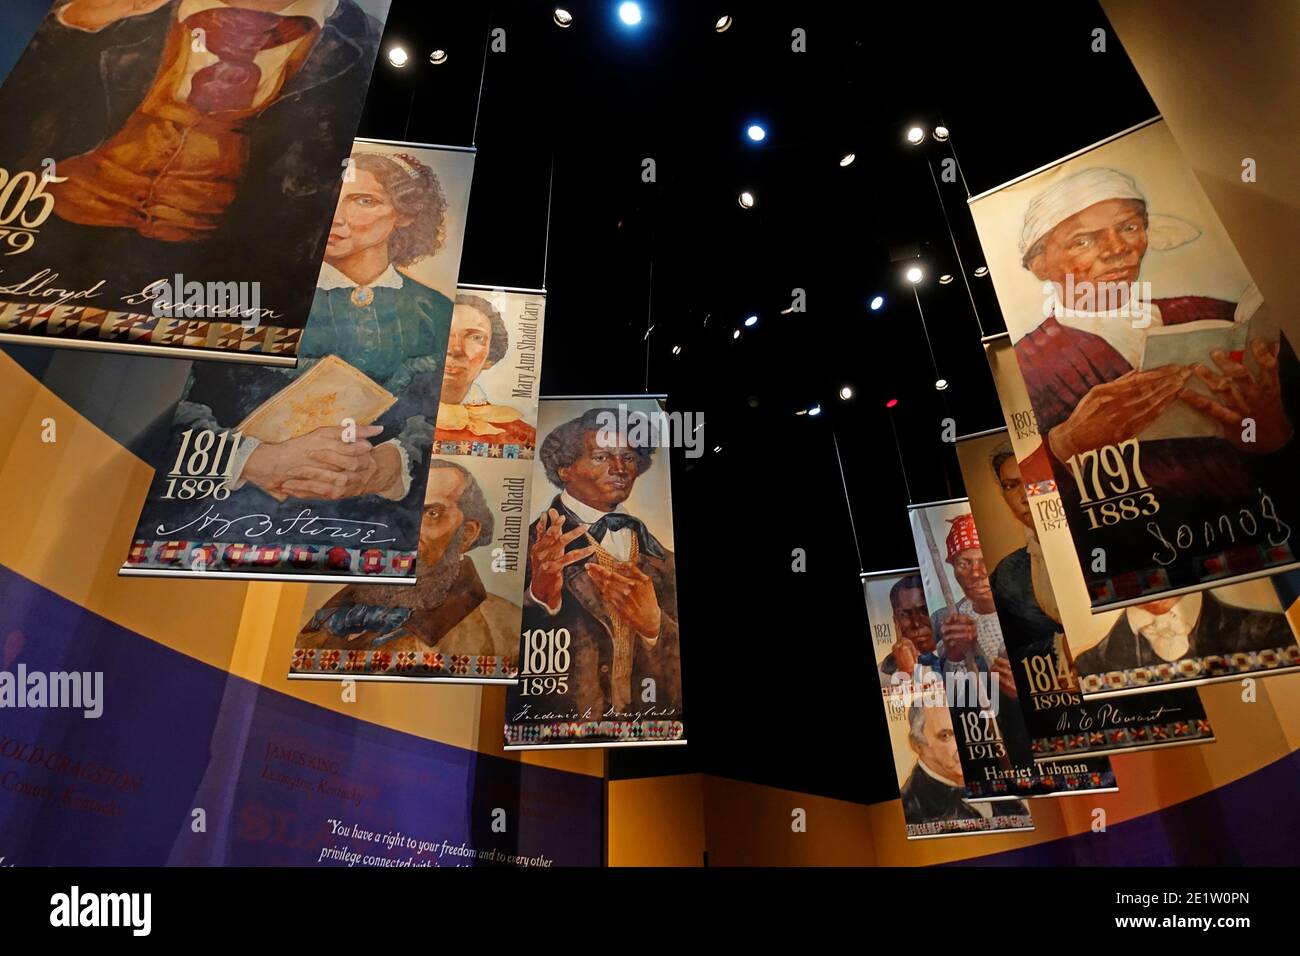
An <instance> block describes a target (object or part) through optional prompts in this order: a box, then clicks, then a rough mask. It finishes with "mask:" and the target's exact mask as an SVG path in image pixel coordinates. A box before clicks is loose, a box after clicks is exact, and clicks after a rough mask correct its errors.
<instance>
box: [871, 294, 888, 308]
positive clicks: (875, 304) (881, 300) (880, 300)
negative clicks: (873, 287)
mask: <svg viewBox="0 0 1300 956" xmlns="http://www.w3.org/2000/svg"><path fill="white" fill-rule="evenodd" d="M884 305H885V297H884V296H883V295H878V296H875V297H874V298H872V300H871V311H872V312H879V311H880V310H881V309H882V308H883V307H884Z"/></svg>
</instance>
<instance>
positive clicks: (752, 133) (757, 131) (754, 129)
mask: <svg viewBox="0 0 1300 956" xmlns="http://www.w3.org/2000/svg"><path fill="white" fill-rule="evenodd" d="M745 132H746V133H747V134H748V135H749V138H750V139H752V140H753V141H754V142H756V143H761V142H763V140H765V139H767V130H765V129H763V127H761V126H759V125H758V124H757V123H751V124H750V127H749V129H747V130H745Z"/></svg>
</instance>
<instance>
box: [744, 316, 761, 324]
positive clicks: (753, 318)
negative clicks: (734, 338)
mask: <svg viewBox="0 0 1300 956" xmlns="http://www.w3.org/2000/svg"><path fill="white" fill-rule="evenodd" d="M745 324H746V325H748V326H751V327H752V326H755V325H758V316H756V315H751V316H750V317H749V318H747V319H746V320H745Z"/></svg>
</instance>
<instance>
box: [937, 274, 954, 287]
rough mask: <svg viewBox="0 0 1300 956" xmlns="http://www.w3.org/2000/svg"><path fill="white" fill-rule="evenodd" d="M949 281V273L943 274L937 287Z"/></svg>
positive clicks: (950, 279) (950, 276)
mask: <svg viewBox="0 0 1300 956" xmlns="http://www.w3.org/2000/svg"><path fill="white" fill-rule="evenodd" d="M951 281H952V275H951V274H950V273H947V272H945V273H944V274H943V275H941V276H939V285H947V284H948V283H949V282H951Z"/></svg>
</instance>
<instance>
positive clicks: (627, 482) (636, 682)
mask: <svg viewBox="0 0 1300 956" xmlns="http://www.w3.org/2000/svg"><path fill="white" fill-rule="evenodd" d="M602 413H603V414H605V415H612V416H614V418H615V419H617V417H618V411H617V410H616V409H590V410H588V411H587V412H586V413H584V414H583V415H582V416H581V417H580V418H575V419H573V420H572V421H570V422H566V423H565V424H563V425H560V426H559V427H558V428H555V429H554V430H552V431H551V433H550V434H549V435H547V436H546V439H545V440H544V441H543V442H542V447H541V449H540V452H539V454H540V457H541V460H542V464H543V466H544V467H545V470H546V477H547V478H548V479H549V480H550V482H551V483H552V484H553V485H555V486H557V487H558V488H560V489H561V491H560V493H559V494H558V495H556V496H555V498H554V500H553V501H552V502H551V506H550V508H548V509H547V511H546V512H545V513H543V515H542V516H541V518H540V519H538V521H537V522H536V523H535V524H534V525H533V526H532V528H531V529H530V530H529V540H528V544H529V558H528V568H527V572H526V579H527V586H526V591H525V595H524V598H525V617H524V627H525V629H526V630H527V629H529V628H545V629H548V630H549V629H551V628H555V629H557V630H558V629H559V628H566V629H567V630H568V632H569V635H570V641H571V644H570V658H571V662H572V666H571V670H570V672H569V674H568V691H567V693H566V694H563V695H557V696H562V697H564V698H566V699H567V702H568V703H569V704H571V705H572V706H573V707H575V708H577V709H578V710H579V711H585V710H587V709H590V710H591V714H592V717H600V716H602V715H605V714H609V715H610V716H612V717H615V718H619V717H621V718H628V717H632V716H636V715H638V714H640V713H642V712H644V711H645V710H647V709H651V710H653V711H654V712H655V713H656V714H657V715H664V716H667V715H669V714H670V713H671V712H672V711H673V710H674V709H676V710H678V711H680V707H681V657H680V650H679V647H678V632H677V572H676V564H675V562H674V559H673V553H672V552H671V551H670V550H668V549H667V548H666V547H664V545H663V544H661V543H660V542H659V540H658V539H657V538H655V536H654V535H653V534H652V533H651V532H650V530H649V528H647V527H646V525H645V522H643V521H642V520H641V519H640V518H637V517H634V516H633V515H631V514H629V513H628V511H627V509H626V508H625V507H624V505H623V503H624V502H625V501H626V500H627V499H628V497H629V496H630V495H631V494H632V488H633V486H634V485H635V483H636V480H637V477H638V476H640V475H641V474H644V473H645V471H646V470H647V469H649V468H650V466H651V465H652V464H653V462H654V453H655V448H654V447H653V446H637V445H633V444H631V443H630V440H629V438H628V436H626V435H620V436H619V437H618V439H617V442H616V443H612V444H607V443H606V442H607V438H606V436H605V434H604V432H603V429H602V427H601V422H602V421H605V420H607V419H603V418H602V417H601V416H602ZM647 680H650V681H653V685H647V684H646V683H645V682H646V681H647ZM648 686H653V701H647V700H646V697H645V690H646V688H647V687H648ZM647 704H650V705H651V706H650V707H649V708H647ZM558 706H560V704H559V702H558V701H546V702H543V703H542V704H539V706H538V709H539V710H545V709H555V708H556V707H558Z"/></svg>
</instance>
